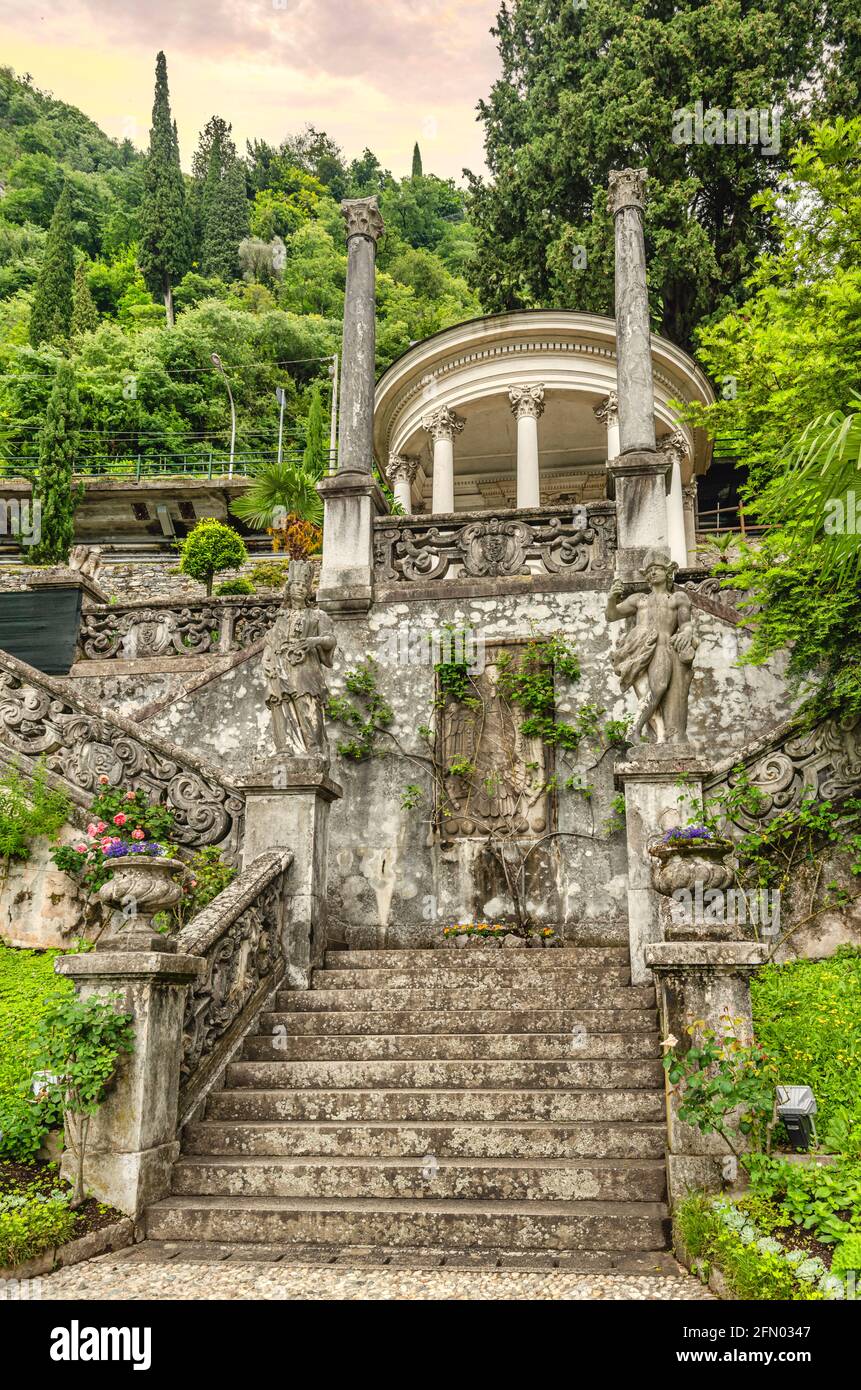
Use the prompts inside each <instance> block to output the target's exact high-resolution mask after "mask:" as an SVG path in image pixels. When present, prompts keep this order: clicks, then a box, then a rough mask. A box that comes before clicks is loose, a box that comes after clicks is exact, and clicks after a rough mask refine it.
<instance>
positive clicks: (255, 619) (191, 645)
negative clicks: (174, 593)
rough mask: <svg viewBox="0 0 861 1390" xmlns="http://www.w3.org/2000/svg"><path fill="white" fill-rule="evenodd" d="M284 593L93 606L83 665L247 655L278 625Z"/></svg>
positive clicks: (86, 623)
mask: <svg viewBox="0 0 861 1390" xmlns="http://www.w3.org/2000/svg"><path fill="white" fill-rule="evenodd" d="M280 603H281V595H280V594H279V595H277V596H275V597H273V598H256V597H254V598H252V597H247V598H246V597H244V596H243V595H239V594H237V595H224V596H223V597H221V598H207V599H197V600H192V601H191V602H188V601H186V602H183V601H181V600H177V599H170V598H168V599H155V600H151V601H150V600H138V601H133V602H130V603H122V604H110V605H104V606H99V607H97V608H90V609H88V610H87V611H85V612H84V614H83V615H82V618H81V628H80V633H79V636H78V652H77V659H78V661H110V660H117V661H140V660H143V659H145V658H153V657H156V658H159V659H165V658H167V659H171V658H176V657H182V656H224V655H226V654H227V653H228V652H236V651H246V650H248V649H249V648H250V647H252V646H254V644H255V643H256V642H259V641H260V640H261V639H262V638H263V637H265V635H266V633H267V632H268V630H269V628H270V627H271V626H272V624H273V622H274V621H275V617H276V614H277V612H278V607H279V604H280Z"/></svg>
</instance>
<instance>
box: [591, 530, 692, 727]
mask: <svg viewBox="0 0 861 1390" xmlns="http://www.w3.org/2000/svg"><path fill="white" fill-rule="evenodd" d="M677 568H678V566H677V565H676V564H675V563H674V562H673V561H672V560H670V557H669V555H668V553H667V552H666V551H665V550H648V551H647V552H646V554H645V556H644V558H643V565H642V569H641V571H640V572H641V574H642V575H643V576H644V578H645V580H646V583H647V584H648V586H649V592H648V593H647V594H639V593H635V594H631V596H630V597H629V598H623V597H622V594H623V592H624V585H623V584H622V581H621V580H618V579H617V580H616V582H615V583H614V585H613V587H612V589H611V590H610V594H609V597H608V599H607V621H608V622H611V623H615V622H619V621H620V620H621V619H622V618H634V619H636V621H635V624H634V626H633V627H632V628H631V630H630V632H628V633H626V634H625V636H624V637H623V638H622V640H621V642H620V643H619V645H618V647H617V648H616V650H615V652H614V653H613V670H614V671H615V672H616V675H617V676H618V677H619V679H620V681H621V684H622V689H623V690H627V689H629V687H630V686H633V687H634V689H635V690H636V692H637V694H638V695H639V697H640V708H639V710H638V712H637V718H636V721H635V723H634V729H633V733H634V737H635V738H637V737H639V736H640V735H642V734H643V731H644V730H645V729H646V727H647V726H648V729H649V731H650V733H651V739H650V742H653V743H685V742H686V741H687V728H688V691H689V689H690V684H691V676H692V674H693V670H692V668H693V661H694V655H695V652H696V649H697V647H698V646H699V642H698V641H697V638H696V636H695V634H694V628H693V621H692V617H691V605H690V600H689V599H688V597H687V595H686V594H683V593H677V592H676V591H675V590H674V588H673V576H674V574H675V572H676V569H677Z"/></svg>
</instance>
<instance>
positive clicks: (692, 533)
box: [682, 479, 697, 569]
mask: <svg viewBox="0 0 861 1390" xmlns="http://www.w3.org/2000/svg"><path fill="white" fill-rule="evenodd" d="M682 502H683V505H684V509H685V546H686V548H687V552H688V566H689V568H691V569H692V568H693V567H694V566H695V565H696V563H697V485H696V483H695V482H694V480H693V479H691V481H690V482H689V483H685V484H684V486H683V488H682Z"/></svg>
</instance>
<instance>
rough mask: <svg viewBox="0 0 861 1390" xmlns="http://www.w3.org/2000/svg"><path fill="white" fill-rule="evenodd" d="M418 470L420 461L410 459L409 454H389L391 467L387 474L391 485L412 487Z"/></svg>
mask: <svg viewBox="0 0 861 1390" xmlns="http://www.w3.org/2000/svg"><path fill="white" fill-rule="evenodd" d="M418 470H419V461H418V459H416V458H410V457H409V455H407V454H389V466H388V468H387V469H386V473H387V474H388V478H389V482H390V483H392V484H395V483H409V484H410V486H412V484H413V480H414V479H415V476H416V473H417V472H418Z"/></svg>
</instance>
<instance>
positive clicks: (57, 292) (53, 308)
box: [30, 184, 75, 347]
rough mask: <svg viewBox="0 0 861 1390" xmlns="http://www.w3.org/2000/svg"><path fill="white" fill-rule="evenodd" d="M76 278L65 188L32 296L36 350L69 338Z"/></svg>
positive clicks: (33, 332)
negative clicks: (40, 346) (73, 286)
mask: <svg viewBox="0 0 861 1390" xmlns="http://www.w3.org/2000/svg"><path fill="white" fill-rule="evenodd" d="M74 278H75V253H74V249H73V247H72V200H71V195H70V193H69V188H68V185H66V184H64V186H63V191H62V192H61V194H60V196H59V198H58V199H57V202H56V206H55V207H54V214H53V216H52V218H51V225H50V227H49V229H48V236H47V238H46V240H45V254H44V256H43V257H42V265H41V268H40V270H39V278H38V280H37V282H36V293H35V295H34V296H33V309H32V312H31V314H30V342H31V344H32V346H33V347H38V346H39V344H40V343H52V342H56V341H57V339H58V338H67V337H68V336H69V329H70V327H71V324H72V285H73V282H74Z"/></svg>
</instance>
